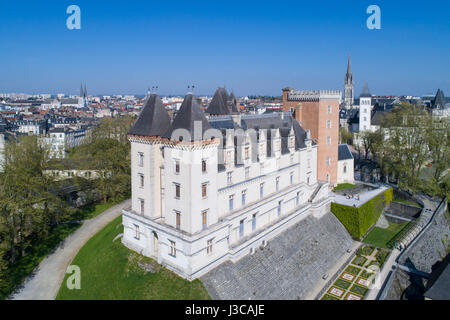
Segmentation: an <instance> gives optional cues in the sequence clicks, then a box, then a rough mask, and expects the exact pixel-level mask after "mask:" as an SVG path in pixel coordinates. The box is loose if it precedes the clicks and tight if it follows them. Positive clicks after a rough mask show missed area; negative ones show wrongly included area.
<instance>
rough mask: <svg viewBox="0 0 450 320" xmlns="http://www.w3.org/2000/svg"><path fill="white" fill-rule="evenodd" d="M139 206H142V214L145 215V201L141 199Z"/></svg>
mask: <svg viewBox="0 0 450 320" xmlns="http://www.w3.org/2000/svg"><path fill="white" fill-rule="evenodd" d="M139 204H140V205H141V214H142V215H143V214H144V199H139Z"/></svg>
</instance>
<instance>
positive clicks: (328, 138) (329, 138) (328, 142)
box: [327, 136, 331, 145]
mask: <svg viewBox="0 0 450 320" xmlns="http://www.w3.org/2000/svg"><path fill="white" fill-rule="evenodd" d="M327 145H331V137H330V136H328V137H327Z"/></svg>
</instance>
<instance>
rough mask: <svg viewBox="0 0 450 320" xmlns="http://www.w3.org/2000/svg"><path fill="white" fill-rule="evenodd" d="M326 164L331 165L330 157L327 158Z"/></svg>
mask: <svg viewBox="0 0 450 320" xmlns="http://www.w3.org/2000/svg"><path fill="white" fill-rule="evenodd" d="M326 163H327V166H329V165H331V158H330V157H327V160H326Z"/></svg>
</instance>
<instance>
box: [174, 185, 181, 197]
mask: <svg viewBox="0 0 450 320" xmlns="http://www.w3.org/2000/svg"><path fill="white" fill-rule="evenodd" d="M180 195H181V187H180V185H179V184H175V198H177V199H180Z"/></svg>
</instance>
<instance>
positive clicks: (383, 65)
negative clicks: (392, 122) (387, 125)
mask: <svg viewBox="0 0 450 320" xmlns="http://www.w3.org/2000/svg"><path fill="white" fill-rule="evenodd" d="M71 4H76V5H78V6H79V7H80V8H81V24H82V28H81V30H68V29H67V28H66V19H67V18H68V16H69V15H68V14H67V13H66V9H67V7H68V6H69V5H71ZM371 4H376V5H378V6H379V7H380V8H381V26H382V29H381V30H369V29H367V27H366V20H367V18H368V17H369V15H368V14H366V9H367V7H368V6H369V5H371ZM449 13H450V1H443V0H442V1H438V0H428V1H403V0H389V1H374V0H370V1H365V0H355V1H350V0H343V1H299V0H297V1H283V0H278V1H265V0H259V1H231V0H230V1H215V0H209V1H195V0H192V1H190V2H188V1H148V0H147V1H134V0H128V1H111V0H110V1H95V0H90V1H85V0H71V1H63V0H54V1H44V0H42V1H20V0H16V1H11V0H8V1H7V0H2V1H1V2H0V43H1V45H0V49H1V50H0V70H1V76H0V92H28V93H39V92H40V93H43V92H48V93H53V94H56V93H59V92H63V93H77V92H78V91H79V87H80V82H86V83H87V87H88V91H89V93H92V94H112V93H130V94H143V93H145V92H146V88H148V87H149V86H152V85H158V86H159V87H160V90H159V91H160V93H161V94H183V93H185V92H186V87H187V85H188V84H195V85H196V87H197V88H198V89H197V90H196V93H197V94H212V93H213V92H214V90H215V89H216V88H217V87H218V86H224V85H226V87H227V88H228V89H232V90H234V91H235V93H236V94H237V95H249V94H269V95H280V94H281V89H282V88H283V87H286V86H290V87H294V88H297V89H339V90H343V81H344V75H345V71H346V67H347V57H348V55H349V54H351V56H352V67H353V73H354V78H355V82H356V93H357V94H359V92H360V91H361V90H362V87H363V85H364V82H365V81H367V82H368V84H369V87H370V89H371V92H372V93H373V94H379V95H382V94H386V95H387V94H412V95H423V94H427V93H435V92H436V90H437V88H441V89H443V90H444V92H445V93H447V95H450V59H449V57H450V41H449V40H450V36H449V35H450V22H449V21H450V19H449V18H448V16H449Z"/></svg>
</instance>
